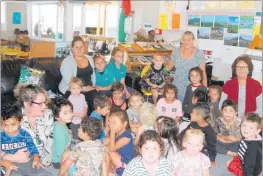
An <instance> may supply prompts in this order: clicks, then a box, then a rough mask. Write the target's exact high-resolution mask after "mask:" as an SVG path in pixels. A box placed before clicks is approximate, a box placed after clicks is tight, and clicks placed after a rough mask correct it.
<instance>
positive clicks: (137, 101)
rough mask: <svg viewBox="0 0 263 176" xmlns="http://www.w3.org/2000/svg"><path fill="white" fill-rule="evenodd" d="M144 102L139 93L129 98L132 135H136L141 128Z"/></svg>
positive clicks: (128, 111)
mask: <svg viewBox="0 0 263 176" xmlns="http://www.w3.org/2000/svg"><path fill="white" fill-rule="evenodd" d="M143 102H144V99H143V97H142V95H141V94H139V93H132V94H131V96H130V97H129V100H128V104H129V108H128V109H127V111H126V112H127V114H128V117H129V123H130V126H131V131H132V133H136V132H137V129H138V128H139V127H140V126H141V119H140V109H141V106H142V104H143Z"/></svg>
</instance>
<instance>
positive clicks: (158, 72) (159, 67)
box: [142, 53, 170, 104]
mask: <svg viewBox="0 0 263 176" xmlns="http://www.w3.org/2000/svg"><path fill="white" fill-rule="evenodd" d="M164 61H165V56H164V55H163V54H161V53H156V54H154V56H153V64H152V65H151V66H149V69H148V70H147V71H146V73H145V74H144V76H143V77H142V88H143V89H148V90H151V92H152V95H153V96H152V99H153V103H154V104H156V103H157V99H158V96H159V93H162V91H163V87H164V85H165V84H166V83H167V82H168V81H169V78H170V75H169V72H168V71H167V69H166V68H165V67H164Z"/></svg>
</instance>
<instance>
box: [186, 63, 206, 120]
mask: <svg viewBox="0 0 263 176" xmlns="http://www.w3.org/2000/svg"><path fill="white" fill-rule="evenodd" d="M188 79H189V81H190V82H191V83H190V84H189V85H188V86H187V88H186V92H185V96H184V101H183V111H184V114H185V115H184V116H187V115H189V114H191V112H192V109H193V102H192V99H193V95H194V94H193V93H194V91H195V90H202V91H204V92H206V93H207V88H206V87H205V86H204V85H202V81H203V71H202V70H201V69H200V68H199V67H194V68H192V69H190V71H189V75H188Z"/></svg>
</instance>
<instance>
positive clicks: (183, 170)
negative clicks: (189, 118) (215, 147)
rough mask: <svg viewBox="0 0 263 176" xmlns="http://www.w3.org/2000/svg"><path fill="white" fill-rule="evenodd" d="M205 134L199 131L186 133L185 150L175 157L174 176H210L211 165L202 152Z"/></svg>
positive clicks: (183, 142)
mask: <svg viewBox="0 0 263 176" xmlns="http://www.w3.org/2000/svg"><path fill="white" fill-rule="evenodd" d="M204 139H205V135H204V133H203V132H202V131H201V130H199V129H189V130H187V131H186V133H185V135H184V137H183V141H182V145H183V148H184V149H183V150H182V151H180V152H178V153H177V154H176V155H175V156H174V161H173V170H174V176H184V175H187V176H209V175H210V174H209V168H210V167H211V163H210V160H209V158H208V157H207V156H206V155H204V154H203V153H202V152H201V150H202V148H203V146H204Z"/></svg>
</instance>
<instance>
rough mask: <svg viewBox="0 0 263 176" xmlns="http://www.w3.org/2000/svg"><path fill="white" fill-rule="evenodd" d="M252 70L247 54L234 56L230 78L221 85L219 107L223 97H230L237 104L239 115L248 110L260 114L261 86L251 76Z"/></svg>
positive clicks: (241, 115)
mask: <svg viewBox="0 0 263 176" xmlns="http://www.w3.org/2000/svg"><path fill="white" fill-rule="evenodd" d="M252 72H253V63H252V61H251V58H250V57H249V56H247V55H242V56H239V57H238V58H236V60H235V61H234V63H233V64H232V79H231V80H229V81H227V82H226V83H225V85H224V86H223V89H222V94H221V99H220V105H219V107H221V105H222V102H223V101H224V100H225V99H231V100H233V101H235V102H236V103H237V104H238V111H237V112H238V116H239V117H243V116H244V114H246V113H248V112H257V113H258V114H260V115H262V86H261V84H260V83H259V82H258V81H257V80H255V79H253V78H251V76H252Z"/></svg>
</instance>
